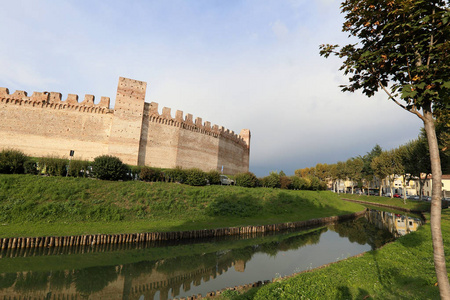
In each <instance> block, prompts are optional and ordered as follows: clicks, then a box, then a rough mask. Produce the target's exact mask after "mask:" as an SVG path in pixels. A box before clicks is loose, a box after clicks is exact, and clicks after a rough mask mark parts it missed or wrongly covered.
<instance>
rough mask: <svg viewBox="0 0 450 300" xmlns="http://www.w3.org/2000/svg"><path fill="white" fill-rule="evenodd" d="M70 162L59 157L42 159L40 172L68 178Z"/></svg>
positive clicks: (39, 166)
mask: <svg viewBox="0 0 450 300" xmlns="http://www.w3.org/2000/svg"><path fill="white" fill-rule="evenodd" d="M68 164H69V161H68V160H67V159H63V158H59V157H53V156H48V157H41V158H39V160H38V170H39V171H40V172H41V173H42V174H45V175H49V176H66V173H67V166H68Z"/></svg>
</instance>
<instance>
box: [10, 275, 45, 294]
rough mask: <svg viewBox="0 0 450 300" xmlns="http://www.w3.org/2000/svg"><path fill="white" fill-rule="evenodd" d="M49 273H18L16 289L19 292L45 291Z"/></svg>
mask: <svg viewBox="0 0 450 300" xmlns="http://www.w3.org/2000/svg"><path fill="white" fill-rule="evenodd" d="M48 276H49V274H48V273H45V272H27V273H18V274H17V279H16V284H15V285H14V290H15V291H17V292H29V291H43V290H45V289H46V288H47V283H48Z"/></svg>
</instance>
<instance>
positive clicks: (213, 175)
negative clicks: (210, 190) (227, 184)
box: [206, 170, 220, 184]
mask: <svg viewBox="0 0 450 300" xmlns="http://www.w3.org/2000/svg"><path fill="white" fill-rule="evenodd" d="M206 178H207V179H208V181H209V184H220V172H219V171H217V170H211V171H209V172H208V173H206Z"/></svg>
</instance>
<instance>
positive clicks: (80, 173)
mask: <svg viewBox="0 0 450 300" xmlns="http://www.w3.org/2000/svg"><path fill="white" fill-rule="evenodd" d="M0 173H4V174H5V173H6V174H43V175H48V176H71V177H95V178H98V179H102V180H142V181H148V182H156V181H165V182H180V183H185V184H188V185H192V186H203V185H206V184H220V183H221V181H220V175H221V174H220V172H219V171H216V170H212V171H209V172H204V171H202V170H200V169H197V168H192V169H182V168H180V167H177V168H175V169H165V170H163V169H159V168H152V167H146V166H145V167H142V166H132V167H130V166H127V165H126V164H124V163H123V162H122V161H121V160H120V159H119V158H118V157H115V156H110V155H102V156H98V157H96V158H95V159H94V162H89V161H83V160H71V161H70V162H68V160H67V159H62V158H57V157H42V158H38V159H35V160H34V159H31V158H29V157H27V156H26V155H25V154H24V153H23V152H21V151H18V150H12V149H6V150H2V151H1V152H0ZM234 180H235V184H236V185H237V186H242V187H249V188H253V187H268V188H281V189H294V190H325V189H326V185H325V183H323V182H321V181H320V180H319V179H318V178H316V177H308V178H302V177H298V176H290V177H288V176H286V175H285V174H284V173H283V172H282V171H281V172H280V173H277V172H271V173H270V174H269V176H266V177H263V178H257V177H256V175H255V174H253V173H252V172H245V173H240V174H237V175H235V176H234Z"/></svg>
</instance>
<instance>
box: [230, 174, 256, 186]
mask: <svg viewBox="0 0 450 300" xmlns="http://www.w3.org/2000/svg"><path fill="white" fill-rule="evenodd" d="M235 182H236V185H237V186H242V187H249V188H253V187H257V186H258V178H256V175H255V174H253V173H252V172H245V173H239V174H236V181H235Z"/></svg>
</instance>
